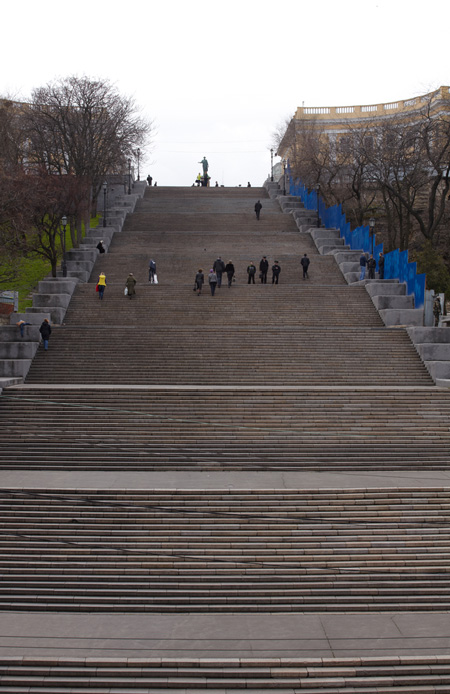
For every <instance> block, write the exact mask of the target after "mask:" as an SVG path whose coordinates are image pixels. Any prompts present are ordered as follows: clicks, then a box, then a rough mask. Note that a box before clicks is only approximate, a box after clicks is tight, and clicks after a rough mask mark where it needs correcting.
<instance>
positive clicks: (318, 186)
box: [316, 183, 320, 228]
mask: <svg viewBox="0 0 450 694" xmlns="http://www.w3.org/2000/svg"><path fill="white" fill-rule="evenodd" d="M319 193H320V183H316V195H317V228H320V216H319Z"/></svg>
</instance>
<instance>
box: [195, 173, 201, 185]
mask: <svg viewBox="0 0 450 694" xmlns="http://www.w3.org/2000/svg"><path fill="white" fill-rule="evenodd" d="M195 182H196V184H197V186H201V185H202V175H201V173H199V174H198V176H197V178H196V179H195Z"/></svg>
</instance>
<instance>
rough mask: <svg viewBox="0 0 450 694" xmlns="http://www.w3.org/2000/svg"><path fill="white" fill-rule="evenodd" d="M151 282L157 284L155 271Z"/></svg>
mask: <svg viewBox="0 0 450 694" xmlns="http://www.w3.org/2000/svg"><path fill="white" fill-rule="evenodd" d="M153 284H158V275H157V274H156V273H155V274H154V275H153Z"/></svg>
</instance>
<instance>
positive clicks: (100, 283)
mask: <svg viewBox="0 0 450 694" xmlns="http://www.w3.org/2000/svg"><path fill="white" fill-rule="evenodd" d="M105 287H106V276H105V273H104V272H101V273H100V275H99V276H98V280H97V291H98V298H99V299H100V301H101V300H102V299H103V294H104V292H105Z"/></svg>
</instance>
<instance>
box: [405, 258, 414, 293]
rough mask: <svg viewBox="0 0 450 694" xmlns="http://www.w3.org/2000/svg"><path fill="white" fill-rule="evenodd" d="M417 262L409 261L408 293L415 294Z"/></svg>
mask: <svg viewBox="0 0 450 694" xmlns="http://www.w3.org/2000/svg"><path fill="white" fill-rule="evenodd" d="M416 274H417V263H408V269H407V272H406V287H407V294H415V289H416Z"/></svg>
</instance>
